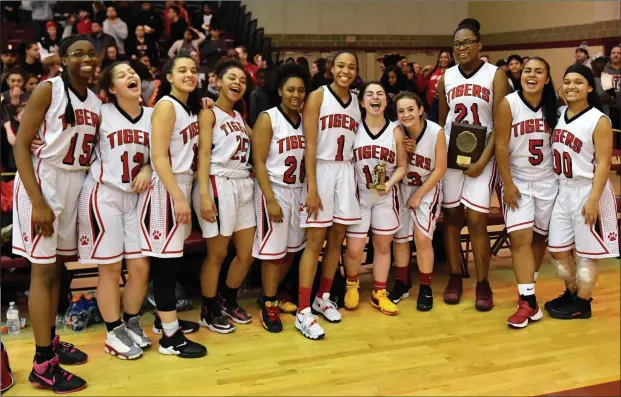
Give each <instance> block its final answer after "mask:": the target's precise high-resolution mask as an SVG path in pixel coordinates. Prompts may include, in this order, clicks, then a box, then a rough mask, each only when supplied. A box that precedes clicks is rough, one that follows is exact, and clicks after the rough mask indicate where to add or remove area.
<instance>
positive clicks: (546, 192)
mask: <svg viewBox="0 0 621 397" xmlns="http://www.w3.org/2000/svg"><path fill="white" fill-rule="evenodd" d="M513 183H514V184H515V186H516V187H517V188H518V190H519V191H520V196H521V198H520V199H519V200H518V208H516V209H514V210H512V209H509V208H508V207H506V206H505V204H504V202H503V203H502V212H503V215H504V217H505V225H507V232H508V233H511V232H514V231H516V230H521V229H528V228H532V229H533V231H535V232H536V233H537V234H541V235H543V236H547V235H548V229H549V226H550V217H551V216H552V209H553V208H554V201H555V200H556V196H557V194H558V179H556V177H555V176H554V175H551V176H550V177H548V178H545V179H542V180H539V181H533V182H528V181H523V180H520V179H519V178H513ZM502 189H503V193H504V186H503V187H502Z"/></svg>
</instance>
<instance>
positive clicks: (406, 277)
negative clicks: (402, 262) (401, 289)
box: [397, 266, 410, 284]
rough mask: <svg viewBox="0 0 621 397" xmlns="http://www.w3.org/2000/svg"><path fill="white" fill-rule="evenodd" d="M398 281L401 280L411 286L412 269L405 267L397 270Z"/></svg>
mask: <svg viewBox="0 0 621 397" xmlns="http://www.w3.org/2000/svg"><path fill="white" fill-rule="evenodd" d="M397 280H401V281H403V283H404V284H409V281H410V268H409V267H407V266H405V267H398V268H397Z"/></svg>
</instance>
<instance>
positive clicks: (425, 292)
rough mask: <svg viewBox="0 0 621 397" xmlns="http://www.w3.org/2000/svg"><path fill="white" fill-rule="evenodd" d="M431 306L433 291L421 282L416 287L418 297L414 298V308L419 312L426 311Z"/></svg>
mask: <svg viewBox="0 0 621 397" xmlns="http://www.w3.org/2000/svg"><path fill="white" fill-rule="evenodd" d="M432 308H433V293H432V292H431V287H430V286H429V285H427V284H421V285H420V288H419V289H418V299H417V300H416V309H418V311H420V312H428V311H429V310H431V309H432Z"/></svg>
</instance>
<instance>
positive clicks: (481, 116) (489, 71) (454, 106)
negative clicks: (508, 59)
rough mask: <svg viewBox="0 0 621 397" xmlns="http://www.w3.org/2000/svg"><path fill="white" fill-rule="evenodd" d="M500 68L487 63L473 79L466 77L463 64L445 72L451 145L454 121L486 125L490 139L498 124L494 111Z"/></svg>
mask: <svg viewBox="0 0 621 397" xmlns="http://www.w3.org/2000/svg"><path fill="white" fill-rule="evenodd" d="M497 69H498V68H497V67H496V66H494V65H492V64H489V63H487V62H483V63H482V64H481V66H479V67H478V68H477V69H476V70H475V71H474V72H472V74H470V75H469V76H468V75H466V74H464V72H463V71H462V70H461V69H460V68H459V65H456V66H453V67H452V68H449V69H447V71H446V72H445V73H444V92H445V93H446V101H447V102H448V106H449V112H448V115H447V117H446V125H445V127H444V132H445V133H446V136H447V140H446V142H450V140H449V139H448V138H449V137H450V136H451V126H452V124H453V123H454V122H457V123H468V124H474V125H482V126H485V127H487V137H488V138H489V135H490V133H491V132H492V127H493V124H494V118H493V116H492V109H493V107H494V76H495V75H496V70H497ZM447 146H448V145H447Z"/></svg>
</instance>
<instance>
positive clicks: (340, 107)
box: [295, 52, 361, 340]
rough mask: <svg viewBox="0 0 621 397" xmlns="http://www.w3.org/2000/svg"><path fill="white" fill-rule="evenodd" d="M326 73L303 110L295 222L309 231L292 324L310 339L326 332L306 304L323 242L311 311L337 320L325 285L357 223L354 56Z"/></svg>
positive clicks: (341, 58) (345, 55)
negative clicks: (302, 176)
mask: <svg viewBox="0 0 621 397" xmlns="http://www.w3.org/2000/svg"><path fill="white" fill-rule="evenodd" d="M331 72H332V74H333V76H334V81H333V82H332V83H331V84H330V85H325V86H322V87H320V88H318V89H317V90H316V91H314V92H313V93H311V94H310V95H309V97H308V100H307V101H306V103H305V104H304V112H303V115H304V117H303V120H304V137H305V138H306V143H305V145H306V148H305V152H304V153H305V154H304V162H305V166H306V178H307V180H306V184H305V185H304V188H303V190H302V199H301V200H302V202H303V206H300V212H301V213H300V226H301V227H303V228H308V230H307V241H306V248H305V249H304V253H303V254H302V259H301V260H300V284H299V292H298V294H299V297H298V301H299V303H298V314H297V317H296V321H295V326H296V328H297V329H298V330H299V331H300V332H301V333H302V335H304V336H305V337H307V338H309V339H314V340H316V339H321V338H323V337H324V335H325V333H324V331H323V329H322V328H321V326H320V325H319V323H318V322H317V318H316V316H314V315H313V314H312V312H311V307H310V305H311V302H310V299H311V296H310V295H311V287H312V285H313V280H314V279H315V273H316V272H317V260H318V259H319V255H320V254H321V250H322V248H323V243H324V241H326V240H327V243H326V249H325V250H324V252H323V264H322V275H321V282H320V284H319V290H318V293H317V296H316V297H314V301H313V310H315V311H317V312H319V313H321V314H322V315H323V316H324V317H325V319H326V320H327V321H328V322H331V323H338V322H340V321H341V313H339V311H338V310H337V308H336V305H335V304H334V302H332V301H330V289H331V287H332V280H333V279H334V275H335V274H336V269H337V266H338V263H339V260H340V257H341V249H342V246H343V240H344V239H345V231H346V230H347V226H348V225H353V224H356V223H360V208H359V206H358V200H357V198H356V179H355V172H354V166H353V164H352V159H353V157H354V150H353V147H354V139H355V137H356V131H358V128H359V127H360V121H361V119H360V108H359V107H358V98H356V97H355V96H354V95H351V94H350V92H349V86H350V85H351V83H353V82H354V80H355V79H356V76H357V75H358V58H357V57H356V56H355V55H354V54H352V53H350V52H340V53H338V54H337V55H336V57H335V58H334V63H333V65H332V68H331ZM319 177H321V180H320V179H319Z"/></svg>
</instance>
